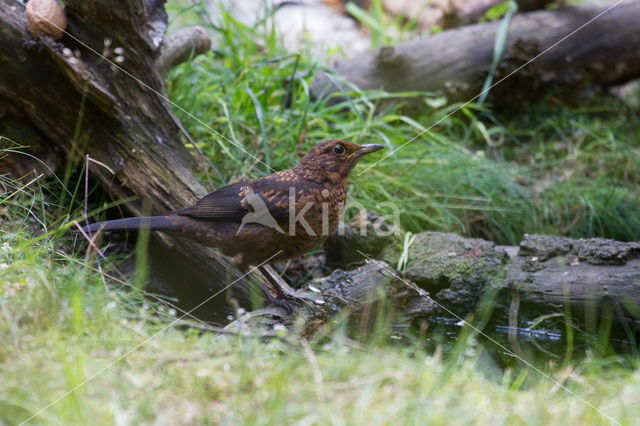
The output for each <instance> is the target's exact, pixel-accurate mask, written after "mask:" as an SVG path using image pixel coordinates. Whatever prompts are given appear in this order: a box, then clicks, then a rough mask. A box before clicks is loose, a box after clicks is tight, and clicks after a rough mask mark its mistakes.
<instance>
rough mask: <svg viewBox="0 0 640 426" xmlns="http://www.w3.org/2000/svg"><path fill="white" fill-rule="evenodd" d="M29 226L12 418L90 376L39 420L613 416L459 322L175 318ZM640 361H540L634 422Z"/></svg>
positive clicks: (18, 261) (3, 298)
mask: <svg viewBox="0 0 640 426" xmlns="http://www.w3.org/2000/svg"><path fill="white" fill-rule="evenodd" d="M30 238H31V237H30V235H29V233H25V232H24V231H20V227H18V229H12V230H11V231H9V232H6V230H5V232H3V233H2V234H0V339H1V341H2V342H3V345H1V346H0V372H1V376H2V381H1V382H0V422H2V423H3V424H16V423H18V422H19V421H21V420H24V419H25V418H27V417H28V416H30V415H32V414H34V413H36V412H37V411H38V410H39V409H40V408H42V407H44V406H46V405H47V404H49V403H50V402H52V401H54V400H55V399H56V398H58V397H59V396H61V395H63V394H64V393H65V392H67V391H70V390H72V389H73V388H74V387H75V386H77V385H81V384H83V383H84V382H85V380H87V379H91V380H89V381H88V382H87V383H86V384H85V385H82V386H81V387H80V388H78V389H77V390H76V391H74V392H73V393H72V394H70V395H69V396H68V397H66V398H64V399H63V400H61V401H60V402H58V403H56V404H54V405H53V406H52V407H51V408H49V409H47V410H46V411H45V412H43V413H42V414H41V415H40V416H39V417H38V418H37V419H36V420H35V424H39V423H43V424H87V423H92V424H113V423H116V422H119V423H124V424H139V423H155V422H162V423H169V424H203V423H204V424H218V423H225V424H238V423H240V424H283V423H285V424H291V423H296V422H299V423H304V424H362V423H367V424H391V423H393V424H425V423H429V424H450V422H451V421H452V419H455V421H456V423H459V424H488V423H491V424H540V425H542V424H550V423H552V424H557V423H567V422H571V423H572V424H610V422H609V420H608V419H607V418H606V417H605V415H603V414H601V413H599V412H598V411H596V410H595V409H594V408H592V407H591V406H589V405H587V404H585V403H584V402H582V401H580V400H579V399H578V398H576V397H575V396H574V395H571V394H570V393H568V392H567V391H566V390H564V389H563V388H561V387H560V386H558V385H556V384H554V383H553V382H552V381H551V380H549V379H547V378H545V377H543V376H542V375H541V374H540V373H539V372H537V371H535V370H533V369H530V368H527V367H518V368H515V369H507V370H506V371H501V370H500V369H499V368H496V365H495V362H494V361H492V358H491V356H490V354H491V353H492V352H493V351H494V348H491V347H490V346H491V343H481V342H480V341H478V339H476V338H475V335H474V333H472V332H470V331H471V330H467V329H465V330H463V331H462V332H461V334H460V337H459V338H458V341H457V343H456V351H454V353H455V354H457V356H455V357H452V356H451V355H450V354H449V355H446V354H444V355H443V353H442V352H441V351H436V352H435V353H429V352H425V351H424V350H422V349H421V347H420V345H419V344H418V341H416V344H414V345H408V346H407V345H392V344H391V343H389V341H387V340H382V341H377V343H367V342H366V341H363V342H361V343H354V342H353V341H350V340H348V339H346V338H345V336H344V334H343V332H342V331H341V330H342V328H341V327H337V328H336V329H335V330H334V331H333V332H329V334H328V337H323V338H316V339H318V340H311V341H308V342H307V341H306V340H304V339H302V338H300V337H299V336H296V335H295V334H292V335H282V336H281V338H279V339H275V340H272V341H271V342H269V343H264V342H261V341H260V340H258V339H257V338H253V337H246V336H245V337H241V336H230V337H216V336H214V335H213V334H211V333H204V334H203V333H200V332H198V331H195V330H186V329H184V328H178V327H175V326H173V327H172V326H170V322H171V320H172V319H173V318H174V315H172V313H171V312H169V311H168V310H167V309H166V308H161V307H159V306H157V305H155V304H154V303H153V302H149V301H146V302H145V301H144V300H143V299H141V298H140V297H139V296H138V295H137V293H135V292H132V291H130V290H127V288H128V287H121V286H118V285H114V283H113V281H112V280H110V279H109V278H106V277H105V276H104V275H103V274H101V273H99V272H97V271H95V270H93V269H91V267H92V265H93V263H92V262H91V261H88V260H86V259H83V258H78V257H76V256H71V255H68V254H65V253H63V252H60V251H59V250H57V249H56V247H55V245H56V240H55V239H50V240H46V241H44V242H43V243H40V244H35V245H31V246H30V248H29V249H28V250H26V249H25V248H24V247H23V245H24V243H25V241H29V240H30ZM58 242H59V241H58ZM156 333H157V335H156ZM142 342H146V343H144V344H143V345H141V346H139V347H138V348H137V349H136V350H135V351H133V352H132V353H131V354H129V355H128V356H126V357H125V358H124V359H122V360H119V358H120V357H121V356H122V355H124V354H126V353H127V352H128V351H129V350H131V349H133V348H134V347H137V345H139V344H140V343H142ZM485 346H486V347H485ZM118 360H119V361H118ZM114 361H117V362H116V363H115V364H113V365H112V366H110V367H109V368H107V369H106V370H105V371H104V372H102V373H100V374H99V375H98V376H97V377H95V378H92V376H93V375H94V374H96V373H99V372H100V371H101V370H102V369H103V368H105V367H108V366H109V365H110V364H111V363H112V362H114ZM629 363H630V364H629ZM636 364H637V361H635V360H627V362H626V364H625V363H622V362H620V360H619V359H616V357H602V356H596V355H595V353H594V352H590V354H589V355H588V356H587V357H586V358H585V359H584V360H582V361H577V360H576V361H574V362H573V363H571V364H569V366H568V367H566V368H564V369H558V368H557V367H555V366H554V364H553V363H550V362H545V363H543V364H542V365H541V368H543V369H544V370H545V371H547V372H548V374H550V375H551V377H552V378H553V380H554V381H561V382H562V383H564V384H566V385H567V386H568V387H569V389H570V390H571V392H574V393H575V394H577V395H579V396H580V398H584V399H585V400H586V401H588V403H589V404H592V405H593V406H596V407H598V408H599V409H600V410H602V412H604V413H605V414H606V415H608V416H612V417H613V418H615V419H616V420H617V421H619V422H621V423H623V424H633V423H634V422H635V421H636V419H637V410H636V409H635V408H634V407H637V405H638V403H640V392H638V390H639V389H640V372H638V371H636V369H635V368H636Z"/></svg>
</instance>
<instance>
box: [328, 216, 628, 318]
mask: <svg viewBox="0 0 640 426" xmlns="http://www.w3.org/2000/svg"><path fill="white" fill-rule="evenodd" d="M346 226H347V228H348V230H347V231H345V232H344V233H343V235H342V236H338V235H336V236H332V237H331V238H330V239H329V240H328V241H327V243H326V244H325V249H326V250H327V257H328V258H331V259H334V266H336V267H342V268H344V269H345V270H348V269H351V268H354V267H356V266H358V265H361V264H363V262H367V261H369V262H370V261H371V259H373V258H376V259H380V260H381V261H383V262H386V263H385V265H390V266H387V268H388V269H387V273H393V274H395V276H403V279H405V280H406V281H407V282H410V283H415V284H416V285H418V286H419V287H420V288H422V289H423V290H424V291H426V292H427V293H428V295H429V296H430V297H431V298H432V299H433V301H434V303H435V304H436V305H437V307H435V308H434V309H432V311H431V314H433V315H445V316H447V315H448V316H450V315H452V314H455V315H457V316H459V317H465V316H466V315H467V314H468V313H470V312H474V311H475V310H476V308H477V307H478V304H479V303H480V302H481V300H482V298H483V297H486V296H490V297H492V305H493V306H494V308H495V309H496V312H497V313H498V316H499V317H500V318H502V319H503V320H506V318H507V317H508V314H509V310H510V309H513V306H512V300H513V298H514V295H515V296H516V298H517V300H518V302H519V305H520V306H519V315H518V317H519V320H520V324H521V325H524V324H526V322H527V321H528V320H531V319H533V318H535V317H539V316H542V315H548V314H556V313H560V314H562V313H565V312H566V311H565V310H566V309H567V308H568V309H570V311H571V312H573V313H574V314H575V315H574V319H575V320H577V321H579V322H581V323H587V322H589V321H590V320H593V318H601V317H602V315H603V312H609V311H611V309H613V311H612V312H615V314H616V316H618V317H619V318H620V319H624V320H627V319H633V320H635V321H638V320H640V243H637V242H619V241H613V240H607V239H602V238H587V239H577V240H576V239H571V238H564V237H552V236H542V235H525V237H524V239H523V240H522V242H521V243H520V246H519V247H515V246H496V245H495V244H494V243H492V242H490V241H486V240H482V239H478V238H463V237H461V236H459V235H456V234H444V233H439V232H422V233H420V234H417V235H416V236H415V237H414V238H413V239H412V241H411V242H410V244H409V247H408V250H406V257H405V262H404V266H403V269H404V273H401V272H398V271H396V269H395V268H396V267H397V265H398V261H399V259H400V256H401V253H402V252H403V245H404V244H403V243H402V242H401V241H400V240H399V239H398V238H396V239H395V240H393V239H391V240H387V246H386V248H384V249H383V250H382V251H381V249H380V241H381V240H375V239H372V238H371V237H370V236H366V235H365V236H362V235H361V234H360V233H359V232H357V231H356V229H355V227H352V226H351V225H346ZM345 247H357V248H358V249H357V251H355V252H354V253H353V255H352V256H350V257H345V261H344V262H343V263H339V262H337V259H338V257H337V256H333V255H332V253H331V252H332V251H334V250H337V251H339V252H340V251H343V250H344V248H345ZM372 253H378V254H377V255H375V254H374V255H371V254H372ZM345 274H347V275H348V273H345ZM359 275H360V274H357V273H354V275H353V276H351V277H349V278H350V280H351V285H352V286H355V287H357V286H361V285H366V284H365V283H360V282H359V280H358V279H357V277H358V276H359ZM354 291H355V290H354Z"/></svg>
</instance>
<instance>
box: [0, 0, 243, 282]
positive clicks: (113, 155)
mask: <svg viewBox="0 0 640 426" xmlns="http://www.w3.org/2000/svg"><path fill="white" fill-rule="evenodd" d="M163 3H164V2H163V1H161V0H145V1H142V0H129V1H123V2H118V5H117V7H114V4H113V3H112V2H110V1H107V0H95V1H86V0H66V1H65V13H66V15H67V20H68V23H69V25H68V29H67V31H68V33H69V34H65V35H64V37H63V38H62V39H61V40H60V42H55V41H53V40H52V39H50V38H48V37H42V38H40V39H39V40H34V39H33V38H32V36H31V35H29V33H28V32H27V30H26V23H25V14H24V6H23V5H21V4H20V3H19V2H17V1H15V0H3V1H2V2H0V100H1V101H2V102H8V103H9V104H10V105H11V106H12V108H14V109H17V110H20V111H21V113H22V114H24V116H25V117H27V118H28V120H29V121H30V122H31V123H32V124H33V125H34V126H35V127H36V128H37V129H38V130H39V131H40V133H42V134H43V135H45V136H46V138H47V139H48V140H49V141H50V142H51V143H52V144H55V145H56V146H58V147H60V148H62V150H64V151H65V152H66V153H67V155H68V157H69V158H70V159H71V160H75V161H79V160H80V159H81V158H83V157H84V155H89V156H91V157H92V158H93V159H95V160H97V161H99V162H100V163H102V164H104V165H105V166H106V167H102V166H97V165H95V164H93V165H92V167H91V173H92V174H93V175H94V176H95V177H96V178H97V179H98V180H99V181H100V183H101V185H102V186H103V187H104V188H105V189H106V190H107V191H108V192H109V193H110V194H111V196H112V197H113V198H114V199H115V200H126V199H130V198H134V199H135V201H132V202H128V203H127V204H126V206H127V208H128V210H129V211H130V212H131V213H132V214H134V215H139V214H142V213H146V214H149V213H162V212H166V211H169V210H175V209H178V208H182V207H185V206H188V205H190V204H192V203H194V202H195V201H196V200H197V199H198V198H199V197H200V196H202V195H204V194H205V193H206V192H207V191H205V189H204V188H203V186H202V185H201V184H200V183H199V182H198V180H197V178H196V177H195V174H194V172H195V170H196V162H195V161H194V159H193V158H192V156H191V154H190V153H189V152H188V150H187V149H186V148H185V146H184V145H183V143H182V141H181V139H180V135H181V134H182V135H184V136H185V137H188V135H186V132H185V131H184V130H183V128H182V126H181V124H180V123H179V122H178V120H177V119H176V117H175V116H174V115H173V113H172V112H171V110H170V108H169V104H168V100H167V98H166V97H164V95H163V81H162V78H161V75H160V73H159V70H158V68H157V64H156V60H157V58H158V56H159V54H160V48H161V44H162V40H163V34H164V31H165V29H166V23H167V15H166V13H165V11H164V7H163ZM101 55H103V56H105V57H106V58H107V59H108V61H107V60H105V58H103V57H101ZM52 149H53V147H52ZM143 203H144V204H145V207H144V209H143ZM164 238H165V241H168V242H170V244H172V245H174V246H175V248H176V249H177V250H178V251H179V252H181V253H182V254H184V255H185V256H186V257H188V258H190V259H192V260H194V264H195V265H197V268H199V269H200V270H201V274H200V275H202V276H206V277H207V281H208V283H207V286H208V287H209V291H213V290H214V289H216V288H220V287H221V286H223V285H226V284H227V283H226V279H225V277H226V269H227V267H228V262H227V260H226V259H225V258H224V257H223V256H221V255H219V254H217V253H216V252H215V251H213V250H211V249H206V248H204V247H201V246H198V245H196V244H194V243H191V242H188V241H184V240H180V239H177V238H171V237H164ZM243 285H244V281H243V282H242V283H239V287H242V286H243Z"/></svg>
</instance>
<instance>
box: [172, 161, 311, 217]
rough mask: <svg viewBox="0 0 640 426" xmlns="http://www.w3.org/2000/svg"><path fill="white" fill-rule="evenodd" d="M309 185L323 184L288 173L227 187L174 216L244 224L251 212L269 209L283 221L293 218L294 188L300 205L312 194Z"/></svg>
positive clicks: (271, 213) (177, 212)
mask: <svg viewBox="0 0 640 426" xmlns="http://www.w3.org/2000/svg"><path fill="white" fill-rule="evenodd" d="M309 185H311V186H316V185H319V184H316V183H315V182H310V181H306V180H302V179H301V178H300V177H299V176H297V175H295V174H294V173H293V172H291V171H288V170H287V171H284V172H278V173H274V174H271V175H268V176H265V177H262V178H260V179H255V180H251V181H243V182H238V183H235V184H233V185H229V186H226V187H224V188H221V189H219V190H217V191H215V192H212V193H211V194H209V195H206V196H204V197H203V198H202V199H200V201H198V202H197V203H196V204H195V205H193V206H192V207H187V208H185V209H182V210H178V211H176V212H173V213H174V214H178V215H181V216H190V217H194V218H202V219H209V220H215V221H230V222H241V221H242V218H243V217H244V216H245V215H246V214H247V213H250V212H256V211H260V210H262V209H265V208H266V209H267V210H268V211H269V214H270V215H271V216H272V217H273V218H274V219H275V220H276V221H277V222H279V221H282V220H287V219H288V217H289V197H290V193H291V192H290V191H291V190H290V188H294V191H295V193H296V199H295V201H296V202H299V201H300V199H301V198H303V197H304V196H305V194H306V193H307V192H308V189H309Z"/></svg>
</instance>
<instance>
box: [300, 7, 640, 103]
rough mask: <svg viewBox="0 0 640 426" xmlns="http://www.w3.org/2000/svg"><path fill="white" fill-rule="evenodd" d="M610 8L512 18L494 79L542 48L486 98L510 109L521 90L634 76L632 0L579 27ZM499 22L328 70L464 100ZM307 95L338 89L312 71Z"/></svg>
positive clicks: (639, 65)
mask: <svg viewBox="0 0 640 426" xmlns="http://www.w3.org/2000/svg"><path fill="white" fill-rule="evenodd" d="M612 5H613V4H612V2H599V3H588V4H582V5H579V6H573V7H565V8H561V9H558V10H548V11H537V12H529V13H523V14H519V15H516V16H515V17H514V18H513V19H512V21H511V24H510V27H509V34H508V40H507V46H506V50H505V54H504V55H503V57H502V59H501V61H500V66H499V67H498V70H497V74H498V75H496V76H495V77H496V78H495V79H494V82H497V81H499V80H500V79H501V78H502V77H504V76H506V75H508V74H509V73H511V72H512V71H515V70H516V69H518V67H520V66H522V65H524V64H525V63H526V62H527V61H529V60H531V59H533V58H534V57H536V55H538V54H541V53H542V52H544V51H545V50H546V49H550V50H549V51H547V52H545V53H544V54H542V55H541V56H539V57H538V58H536V59H535V60H534V61H533V62H532V63H531V64H529V65H527V66H526V67H524V68H523V69H522V70H519V71H518V72H517V73H515V74H514V75H513V76H511V77H509V78H508V79H507V80H506V81H505V82H504V83H500V84H499V85H498V86H497V87H495V88H494V89H492V91H491V94H492V99H494V100H500V101H502V102H503V103H507V104H511V105H513V104H517V101H518V100H520V99H521V97H522V94H523V93H526V94H528V95H529V96H535V95H537V94H539V93H540V92H541V89H543V88H544V87H546V86H547V85H551V84H553V85H563V86H570V87H582V86H585V85H588V84H601V85H610V84H615V83H619V82H622V81H626V80H629V79H632V78H636V77H638V76H640V60H639V54H638V52H639V51H640V31H638V25H637V23H638V22H640V0H629V1H625V2H622V3H620V4H618V5H617V6H616V7H614V8H613V9H611V10H609V11H608V12H607V13H604V14H603V15H601V16H600V17H598V18H597V19H594V20H593V21H592V22H591V23H589V24H588V25H587V26H585V27H584V28H582V29H580V28H581V26H583V25H584V24H586V23H587V22H588V21H589V20H591V19H593V18H596V16H598V14H600V13H602V12H604V11H605V10H606V9H607V8H609V7H610V6H612ZM500 24H501V23H500V22H492V23H487V24H478V25H470V26H466V27H462V28H458V29H453V30H449V31H445V32H442V33H440V34H435V35H431V36H429V37H425V38H421V39H418V40H415V41H410V42H405V43H399V44H397V45H395V46H384V47H381V48H380V49H378V50H377V51H375V52H366V53H362V54H358V55H356V56H354V57H352V58H350V59H346V60H343V61H338V62H336V63H335V64H334V69H335V71H336V72H337V73H338V74H341V75H342V76H343V77H344V78H345V79H346V80H348V81H350V82H351V83H354V84H355V85H357V86H358V87H360V88H362V89H380V88H382V89H384V90H387V91H389V92H398V91H416V90H417V91H427V92H432V93H436V94H439V95H446V96H447V98H448V100H449V101H450V102H455V101H467V100H470V99H472V98H473V97H474V96H477V95H478V94H479V93H480V90H481V86H482V84H483V82H484V80H485V78H486V76H487V74H488V72H489V71H490V69H491V64H492V59H493V50H494V42H495V39H496V33H497V31H498V27H499V26H500ZM574 31H575V33H574ZM567 36H568V37H567ZM564 37H567V38H566V40H564V41H562V42H561V43H559V44H557V45H555V43H557V42H559V41H560V40H563V38H564ZM554 45H555V46H554ZM312 90H313V93H314V94H316V95H323V94H324V95H326V94H331V93H334V92H339V91H340V88H339V87H336V85H335V84H334V83H332V79H330V78H329V77H328V76H327V75H326V74H318V75H317V77H316V79H315V80H314V82H313V84H312ZM514 94H515V95H516V97H515V98H514Z"/></svg>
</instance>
